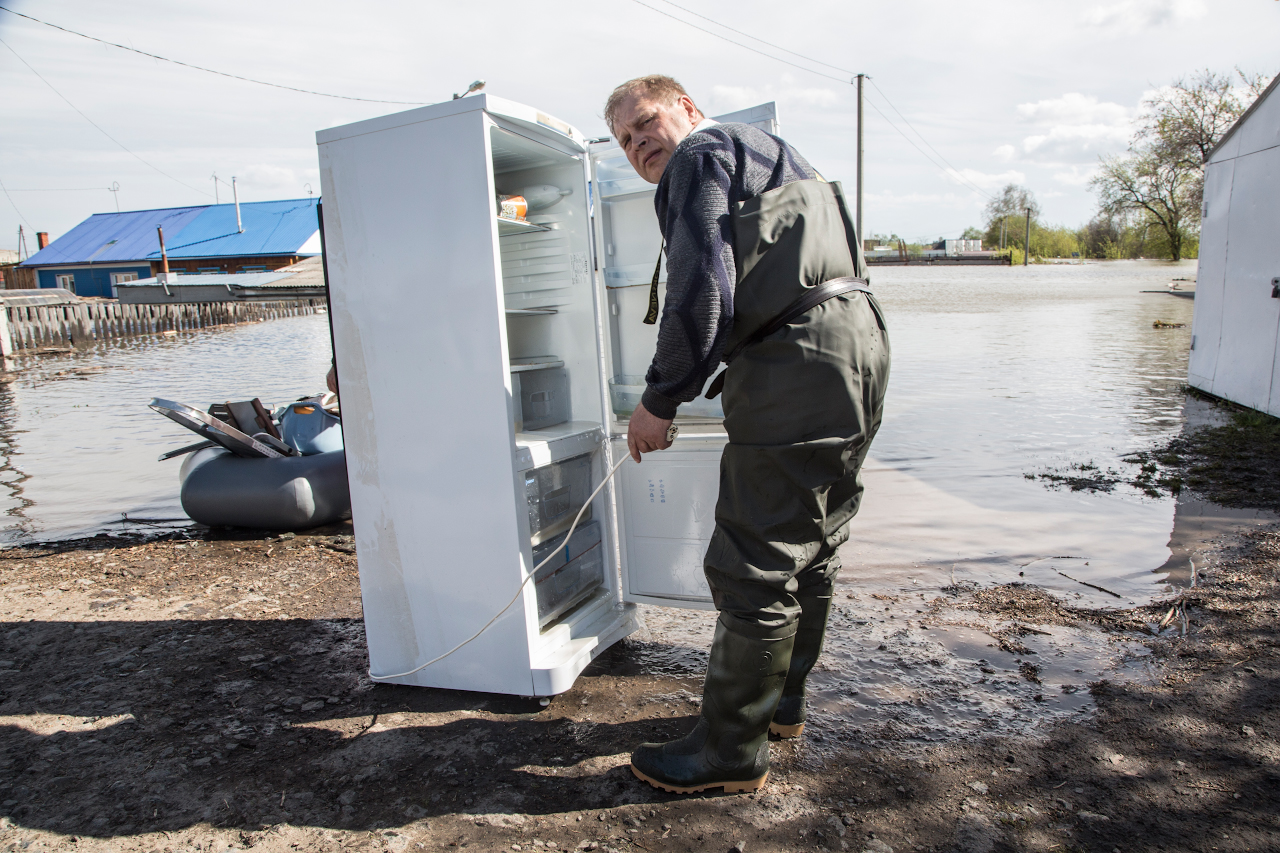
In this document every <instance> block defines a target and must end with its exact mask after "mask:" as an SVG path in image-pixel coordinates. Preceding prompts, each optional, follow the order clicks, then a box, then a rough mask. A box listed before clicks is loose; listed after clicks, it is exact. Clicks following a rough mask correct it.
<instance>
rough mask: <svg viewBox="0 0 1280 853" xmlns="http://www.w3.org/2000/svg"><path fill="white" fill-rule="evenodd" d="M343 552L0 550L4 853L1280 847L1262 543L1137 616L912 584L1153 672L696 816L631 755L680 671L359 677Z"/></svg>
mask: <svg viewBox="0 0 1280 853" xmlns="http://www.w3.org/2000/svg"><path fill="white" fill-rule="evenodd" d="M349 534H350V529H349V527H342V526H339V527H335V528H331V529H328V530H323V531H317V532H314V533H312V534H308V535H299V536H297V537H294V538H287V539H271V540H264V539H262V538H260V537H257V536H254V537H248V536H236V535H231V534H226V533H222V534H200V535H199V538H197V539H195V540H190V541H188V540H185V539H181V538H178V539H172V538H171V539H163V540H158V541H156V540H153V541H139V542H133V543H131V542H129V541H121V540H120V539H118V538H117V539H107V538H101V539H97V540H90V541H82V542H74V543H63V544H59V545H45V546H32V547H27V548H19V549H12V550H9V551H6V552H4V553H3V554H0V614H2V615H0V618H2V619H3V624H0V815H3V817H0V850H40V849H57V850H72V849H74V850H93V851H98V850H124V851H133V850H137V851H178V850H206V851H211V850H218V851H222V850H227V849H253V850H261V851H294V850H298V851H319V850H350V849H353V850H384V849H385V850H393V851H402V850H445V849H461V848H470V849H473V850H521V851H530V850H533V851H549V850H577V849H583V850H597V849H598V850H606V851H608V850H619V851H631V850H644V851H659V850H670V851H677V850H680V851H694V850H712V851H727V850H730V849H731V848H732V847H734V846H736V847H737V848H738V849H740V850H742V849H745V850H748V851H751V853H756V851H775V850H776V851H799V850H833V851H834V850H855V851H862V850H870V851H875V853H883V851H886V850H890V849H892V850H895V851H907V850H936V851H951V850H955V851H999V850H1045V851H1048V850H1058V851H1083V850H1088V851H1112V850H1122V851H1130V850H1170V851H1182V850H1186V851H1193V850H1194V851H1207V850H1214V849H1216V850H1275V849H1280V817H1278V816H1277V814H1276V809H1275V804H1276V803H1277V802H1280V765H1278V764H1277V761H1278V759H1280V711H1278V710H1277V709H1278V708H1280V695H1278V688H1280V681H1278V679H1280V667H1278V662H1280V655H1278V648H1277V642H1278V640H1280V635H1278V634H1277V617H1278V616H1280V607H1278V606H1277V600H1278V599H1277V595H1276V593H1277V591H1278V590H1277V586H1278V584H1280V531H1277V530H1268V531H1263V532H1260V533H1256V534H1253V535H1252V536H1250V537H1249V538H1247V539H1245V540H1242V541H1240V542H1239V543H1238V544H1237V545H1236V546H1234V547H1233V548H1229V549H1225V550H1222V551H1221V552H1219V553H1218V554H1217V555H1216V557H1215V558H1214V559H1213V560H1211V561H1210V564H1209V565H1208V567H1207V568H1203V569H1202V570H1201V571H1200V573H1199V575H1198V578H1197V582H1198V585H1197V586H1196V587H1195V588H1193V589H1189V590H1186V591H1185V592H1184V593H1183V594H1182V595H1181V596H1180V597H1179V598H1178V599H1177V600H1176V601H1173V602H1167V603H1165V604H1161V605H1159V606H1154V607H1150V608H1142V609H1139V610H1128V611H1091V610H1084V609H1078V608H1073V607H1071V606H1068V605H1067V604H1066V603H1064V602H1062V601H1059V600H1057V599H1054V598H1051V597H1050V596H1048V595H1047V594H1045V593H1044V592H1043V591H1040V590H1037V589H1036V588H1033V587H1027V586H1011V587H994V588H986V589H981V590H979V589H974V588H965V589H956V588H953V589H949V590H941V591H933V592H931V593H929V596H930V597H929V598H928V602H927V603H928V606H927V608H925V611H924V613H923V615H921V616H919V617H917V618H920V619H928V620H929V621H930V622H934V623H938V622H946V620H948V619H952V620H955V621H956V622H957V623H958V624H960V623H962V624H974V623H973V620H974V618H975V615H979V616H983V617H984V618H985V619H986V621H985V622H984V623H982V624H985V625H987V626H988V628H987V630H988V632H989V634H990V639H991V642H992V645H993V646H995V645H997V644H1000V643H1014V644H1015V648H1016V643H1017V641H1018V637H1019V636H1023V635H1026V634H1029V633H1034V632H1035V631H1036V630H1038V626H1040V627H1044V626H1051V625H1062V624H1074V625H1079V626H1082V627H1084V628H1086V629H1088V630H1090V631H1096V632H1102V633H1105V634H1108V635H1110V636H1114V637H1115V638H1117V639H1118V640H1124V641H1126V642H1132V641H1135V640H1136V641H1141V642H1142V643H1145V644H1146V645H1147V646H1149V647H1150V648H1151V649H1152V650H1153V654H1154V655H1155V656H1156V658H1158V661H1159V664H1158V666H1157V667H1156V673H1157V675H1156V677H1154V678H1152V679H1147V680H1145V681H1143V680H1139V681H1135V682H1131V683H1124V684H1122V683H1115V682H1106V681H1104V682H1100V683H1095V684H1093V685H1091V688H1090V689H1091V690H1092V694H1093V700H1094V703H1095V704H1096V708H1095V709H1094V710H1093V711H1092V713H1090V714H1088V715H1083V716H1081V717H1080V718H1078V719H1076V720H1071V721H1064V722H1058V723H1055V724H1053V725H1050V726H1046V727H1045V728H1044V729H1043V730H1042V731H1040V732H1038V733H1036V734H1034V735H1029V736H1028V735H1020V736H1002V737H987V738H978V739H966V738H963V737H959V736H957V738H956V739H955V740H954V741H951V742H945V741H944V742H942V743H933V744H921V743H909V742H905V741H904V742H903V743H900V744H896V745H895V744H892V743H888V744H886V743H885V742H884V741H883V740H880V741H878V742H877V743H879V744H880V745H878V746H876V745H870V746H869V745H867V744H865V743H862V744H858V743H856V742H851V741H850V739H848V738H844V737H842V736H841V735H842V733H841V732H833V731H829V730H824V728H828V727H830V726H831V725H832V724H831V723H829V722H828V723H824V722H823V718H821V717H820V718H818V719H816V720H815V721H814V723H813V724H812V725H811V727H810V731H809V732H807V733H806V736H805V738H804V739H803V740H801V741H799V742H785V743H778V742H775V743H774V745H773V756H774V770H773V774H772V776H771V777H770V781H769V784H768V785H767V786H766V787H765V788H764V789H763V790H762V791H761V792H760V793H758V794H755V795H750V796H720V795H715V796H698V797H684V798H682V797H676V796H672V795H667V794H663V793H660V792H658V791H655V790H653V789H651V788H649V787H648V786H646V785H643V784H641V783H639V782H637V781H636V780H634V779H633V778H632V777H631V775H630V773H629V771H628V769H627V755H628V753H629V751H630V750H631V748H632V747H633V746H634V745H635V744H636V743H637V742H640V741H642V740H649V739H655V738H666V737H670V736H674V735H677V734H680V733H683V732H684V731H686V730H687V729H688V728H690V727H691V726H692V724H693V721H694V719H695V717H696V714H697V698H698V696H699V695H700V692H701V691H700V682H699V679H698V678H697V676H696V675H693V674H690V675H689V676H687V677H670V676H665V675H655V674H654V673H653V672H651V671H649V670H647V669H646V668H645V666H644V665H643V664H642V663H639V661H643V660H644V658H645V654H644V652H645V649H644V645H645V643H646V642H651V641H649V640H644V639H640V640H628V641H624V642H623V643H620V644H619V645H617V646H615V647H614V648H613V649H611V650H610V651H608V652H606V653H605V654H604V655H602V656H601V657H600V658H599V659H597V661H596V662H595V663H594V664H593V665H592V666H591V668H590V669H589V670H588V671H587V673H585V674H584V676H583V677H581V678H580V679H579V680H578V682H577V684H576V686H575V687H574V688H573V690H571V691H570V692H568V693H566V694H564V695H562V696H559V697H556V698H555V699H554V701H552V702H551V704H550V705H549V706H547V707H541V706H540V705H539V703H538V702H537V701H536V700H524V699H520V698H513V697H505V696H495V695H486V694H475V693H459V692H450V691H440V690H428V689H423V688H405V687H396V686H387V685H375V684H373V683H371V682H370V680H369V678H368V676H367V673H366V665H367V662H366V658H365V653H364V645H363V628H362V623H361V619H360V617H361V611H360V600H359V587H358V580H357V574H356V559H355V556H354V554H353V553H352V547H351V538H350V535H349ZM916 612H917V613H919V612H921V611H920V610H917V611H916ZM1184 619H1185V622H1184ZM1162 622H1163V623H1164V624H1163V627H1162V625H1161V623H1162ZM855 629H856V628H850V630H855ZM1184 630H1185V636H1184ZM906 665H908V664H907V663H906V662H904V663H903V666H906ZM910 665H912V666H922V665H923V666H926V667H927V666H928V663H927V662H925V663H923V664H921V663H920V662H918V661H917V662H913V663H911V664H910ZM984 672H985V670H984ZM978 676H979V679H982V678H985V676H982V675H981V674H978ZM1022 677H1023V679H1024V680H1026V681H1027V682H1028V683H1032V682H1034V679H1035V678H1036V673H1035V667H1034V665H1032V666H1031V668H1030V669H1029V670H1026V671H1024V672H1023V673H1022ZM1030 713H1033V714H1034V707H1032V709H1031V711H1030ZM854 740H856V739H854Z"/></svg>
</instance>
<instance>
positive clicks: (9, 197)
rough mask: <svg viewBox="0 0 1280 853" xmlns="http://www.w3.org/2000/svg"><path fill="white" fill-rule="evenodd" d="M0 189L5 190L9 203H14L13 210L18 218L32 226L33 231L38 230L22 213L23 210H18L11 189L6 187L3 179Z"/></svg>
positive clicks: (0, 181) (29, 226)
mask: <svg viewBox="0 0 1280 853" xmlns="http://www.w3.org/2000/svg"><path fill="white" fill-rule="evenodd" d="M0 190H4V197H5V198H7V199H9V204H11V205H13V211H14V213H16V214H18V218H19V219H21V220H22V221H23V222H26V223H27V227H28V228H30V229H31V230H32V231H34V230H36V229H35V227H34V226H32V224H31V223H30V222H27V217H25V216H23V215H22V211H21V210H18V205H16V204H14V202H13V196H11V195H9V190H8V189H7V188H6V187H5V185H4V181H3V180H0Z"/></svg>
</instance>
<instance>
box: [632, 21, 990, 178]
mask: <svg viewBox="0 0 1280 853" xmlns="http://www.w3.org/2000/svg"><path fill="white" fill-rule="evenodd" d="M632 2H634V3H638V4H639V5H641V6H644V7H645V8H646V9H649V10H651V11H654V12H657V13H658V14H659V15H664V16H665V17H668V18H671V19H672V20H673V21H679V22H680V23H682V24H684V25H685V26H687V27H693V28H694V29H695V30H699V31H701V32H704V33H706V34H707V35H710V36H714V37H715V38H718V39H721V40H722V41H727V42H729V43H730V44H732V45H736V46H738V47H741V48H745V49H746V50H749V51H751V52H752V53H756V54H759V55H760V56H763V57H766V58H768V59H772V60H773V61H775V62H781V63H783V64H785V65H790V66H791V67H792V68H798V69H800V70H801V71H807V72H809V73H810V74H816V75H818V76H819V77H825V78H826V79H828V80H835V81H837V82H839V83H850V82H851V81H849V80H847V79H845V78H841V77H835V76H833V75H831V74H826V73H824V72H822V71H817V70H814V69H813V68H809V67H807V66H804V65H799V64H797V63H795V62H791V61H789V60H786V59H782V58H781V57H778V56H774V55H773V54H770V53H766V52H764V51H762V50H759V49H757V48H754V47H752V46H751V45H747V44H743V43H742V42H739V41H734V40H733V39H731V38H729V37H727V36H724V35H722V34H720V33H717V32H714V31H712V30H709V29H707V28H705V27H700V26H698V25H697V24H695V23H693V22H691V21H686V20H684V19H683V18H680V17H677V16H676V15H672V14H671V13H669V12H664V11H663V10H662V9H658V8H656V7H654V6H650V5H649V4H648V3H645V2H643V0H632ZM659 2H662V3H665V4H667V5H668V6H672V7H674V8H676V9H679V10H681V11H682V12H686V13H688V14H690V15H693V16H695V17H697V18H701V19H702V20H704V21H707V22H709V23H712V24H715V25H716V26H717V27H721V28H723V29H726V30H729V31H730V32H734V33H737V34H738V35H741V36H745V37H746V38H749V39H751V40H752V41H757V42H759V43H760V44H763V45H767V46H769V47H771V48H773V49H774V50H779V51H782V52H783V53H788V54H790V55H792V56H796V57H799V58H801V59H804V60H806V61H808V62H811V63H813V64H815V65H822V66H824V67H826V68H831V69H833V70H835V71H843V72H844V73H846V74H849V75H853V74H854V72H852V71H850V70H849V69H847V68H841V67H840V66H838V65H832V64H830V63H829V62H822V61H821V60H818V59H813V58H811V57H808V56H805V55H804V54H800V53H796V52H795V51H794V50H788V49H787V48H785V47H782V46H781V45H777V44H774V43H772V42H769V41H765V40H764V39H762V38H760V37H758V36H753V35H751V34H750V33H746V32H743V31H742V30H738V29H734V28H733V27H731V26H729V25H728V24H722V23H720V22H719V21H717V20H715V19H714V18H709V17H707V16H706V15H702V14H699V13H698V12H695V11H693V10H692V9H687V8H685V7H684V6H681V5H679V4H677V3H673V2H671V0H659ZM867 79H868V80H870V79H871V78H870V77H869V76H868V77H867ZM871 85H873V86H875V83H874V82H872V84H871ZM876 91H877V92H879V93H880V96H881V97H882V98H884V100H885V103H887V104H888V105H889V107H890V108H891V109H892V110H893V111H894V112H895V113H897V114H898V115H899V116H900V117H902V120H903V122H905V123H906V124H907V126H908V127H910V128H911V130H912V132H913V133H915V134H916V136H919V137H920V141H921V142H923V143H924V144H925V145H928V146H929V148H930V149H931V150H933V152H934V153H935V154H937V149H936V148H934V147H933V145H931V144H930V143H929V141H928V140H927V139H925V138H924V136H923V134H921V133H920V131H918V130H916V129H915V127H913V126H912V125H911V123H910V122H908V121H907V120H906V117H905V116H903V115H902V113H901V111H899V110H898V108H897V107H896V106H894V105H893V102H892V101H890V100H889V96H888V95H886V94H885V93H884V90H882V89H881V88H880V87H879V86H876ZM868 103H870V104H871V107H872V109H874V110H875V111H876V112H877V113H879V115H880V117H881V118H883V119H884V120H885V122H886V123H887V124H888V125H889V126H890V127H892V128H893V129H894V130H896V131H898V133H900V134H902V137H903V138H904V139H906V140H907V141H908V142H910V143H911V145H912V147H914V148H915V149H916V150H917V151H919V152H920V153H921V154H922V155H924V157H925V159H926V160H928V161H929V162H930V163H932V164H933V165H934V166H937V167H938V168H939V169H941V170H942V172H943V174H944V175H946V176H947V177H949V178H951V179H952V180H953V181H954V182H956V183H958V184H960V185H961V186H964V187H966V188H967V189H970V190H973V191H974V192H976V193H978V194H979V195H982V196H985V197H987V198H992V196H991V195H990V194H989V193H987V192H986V191H985V190H983V189H981V188H980V187H978V186H977V185H976V184H974V183H973V182H971V181H969V180H968V179H967V178H965V177H964V175H963V174H961V172H960V170H959V169H957V168H956V167H955V166H952V165H951V164H950V163H949V162H947V160H946V158H945V157H943V156H942V155H941V154H938V158H939V159H941V160H942V161H943V163H946V165H945V166H943V165H940V164H939V163H938V162H937V161H936V160H934V159H933V157H930V156H929V155H928V154H927V153H926V152H925V151H924V149H922V148H921V147H920V146H919V145H916V143H915V141H914V140H912V139H911V137H909V136H907V134H906V133H904V132H903V131H902V129H901V128H899V127H898V126H897V124H896V123H895V122H894V121H893V120H892V119H891V118H889V116H887V115H885V113H884V111H883V110H881V109H880V108H879V107H877V106H876V105H875V104H874V103H872V102H871V101H868ZM948 168H949V169H950V171H948Z"/></svg>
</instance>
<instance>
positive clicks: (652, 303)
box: [644, 240, 667, 326]
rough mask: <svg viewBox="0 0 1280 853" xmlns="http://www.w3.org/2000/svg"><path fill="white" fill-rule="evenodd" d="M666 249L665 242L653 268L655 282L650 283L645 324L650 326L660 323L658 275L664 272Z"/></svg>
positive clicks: (659, 250)
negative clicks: (663, 259) (663, 254)
mask: <svg viewBox="0 0 1280 853" xmlns="http://www.w3.org/2000/svg"><path fill="white" fill-rule="evenodd" d="M666 248H667V241H666V240H663V241H662V245H661V246H659V247H658V263H657V265H656V266H654V268H653V280H652V281H650V282H649V310H648V311H647V312H645V315H644V322H645V324H646V325H649V326H652V325H653V324H654V323H656V322H658V275H659V274H660V273H661V272H662V252H663V251H664V250H665V249H666Z"/></svg>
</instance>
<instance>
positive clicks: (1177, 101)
mask: <svg viewBox="0 0 1280 853" xmlns="http://www.w3.org/2000/svg"><path fill="white" fill-rule="evenodd" d="M1237 77H1238V78H1239V81H1240V85H1239V86H1236V85H1233V81H1234V80H1235V79H1236V78H1237ZM1267 82H1268V78H1266V77H1263V76H1261V75H1248V74H1245V73H1244V72H1243V71H1241V70H1240V69H1238V68H1237V69H1236V74H1235V76H1233V75H1230V74H1221V75H1219V74H1214V73H1213V72H1212V71H1209V70H1208V69H1205V70H1204V71H1201V72H1200V73H1199V74H1197V75H1195V76H1194V77H1192V78H1191V79H1190V80H1186V79H1180V80H1178V81H1177V82H1176V83H1174V84H1173V85H1172V86H1169V87H1168V88H1165V89H1161V90H1160V91H1159V92H1157V93H1156V94H1154V95H1152V96H1151V97H1150V98H1148V99H1147V100H1145V101H1144V102H1143V104H1142V106H1143V115H1142V116H1141V118H1140V119H1139V121H1140V124H1139V126H1138V131H1137V133H1136V134H1135V136H1134V139H1135V141H1138V140H1145V141H1150V142H1154V143H1156V144H1159V145H1161V146H1163V147H1165V148H1166V149H1167V150H1168V153H1169V154H1170V155H1173V156H1185V157H1188V158H1194V159H1195V162H1196V163H1197V164H1199V163H1203V162H1204V161H1205V160H1206V159H1207V158H1208V156H1209V152H1210V151H1212V150H1213V146H1215V145H1217V144H1218V140H1220V139H1222V136H1223V134H1225V133H1226V132H1227V131H1228V130H1230V129H1231V125H1233V124H1235V123H1236V121H1237V120H1238V119H1239V118H1240V116H1241V115H1242V114H1243V113H1244V111H1245V110H1246V109H1248V107H1249V104H1251V103H1253V101H1254V100H1255V99H1257V97H1258V95H1260V94H1262V90H1263V89H1265V88H1266V86H1267Z"/></svg>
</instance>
